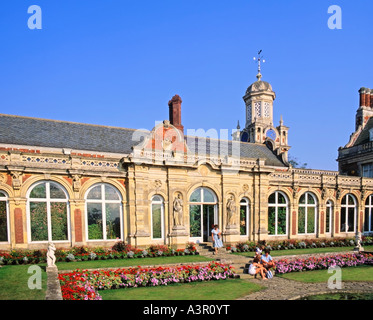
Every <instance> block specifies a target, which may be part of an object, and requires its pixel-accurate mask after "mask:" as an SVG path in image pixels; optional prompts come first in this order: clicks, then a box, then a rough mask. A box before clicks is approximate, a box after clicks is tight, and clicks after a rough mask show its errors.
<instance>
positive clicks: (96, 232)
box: [88, 224, 103, 240]
mask: <svg viewBox="0 0 373 320" xmlns="http://www.w3.org/2000/svg"><path fill="white" fill-rule="evenodd" d="M88 238H89V239H90V240H100V239H103V234H102V227H101V226H100V225H98V224H91V225H89V226H88Z"/></svg>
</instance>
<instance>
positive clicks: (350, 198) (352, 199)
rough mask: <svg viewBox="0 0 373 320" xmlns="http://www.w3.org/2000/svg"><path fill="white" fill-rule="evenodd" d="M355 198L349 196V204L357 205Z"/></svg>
mask: <svg viewBox="0 0 373 320" xmlns="http://www.w3.org/2000/svg"><path fill="white" fill-rule="evenodd" d="M354 200H355V198H354V197H353V196H352V195H348V204H349V205H355V201H354Z"/></svg>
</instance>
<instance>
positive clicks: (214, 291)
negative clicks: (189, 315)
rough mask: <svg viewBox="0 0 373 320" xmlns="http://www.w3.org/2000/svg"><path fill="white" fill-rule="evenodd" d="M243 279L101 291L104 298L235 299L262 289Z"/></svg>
mask: <svg viewBox="0 0 373 320" xmlns="http://www.w3.org/2000/svg"><path fill="white" fill-rule="evenodd" d="M261 289H262V287H261V286H260V285H258V284H254V283H251V282H249V281H247V280H243V279H229V280H218V281H206V282H194V283H185V284H172V285H169V286H160V287H145V288H126V289H115V290H103V291H99V293H100V295H102V299H103V300H234V299H237V298H239V297H242V296H245V295H248V294H251V293H253V292H255V291H259V290H261Z"/></svg>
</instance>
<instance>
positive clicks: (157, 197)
mask: <svg viewBox="0 0 373 320" xmlns="http://www.w3.org/2000/svg"><path fill="white" fill-rule="evenodd" d="M152 201H159V202H161V201H162V198H161V197H160V196H154V197H153V198H152Z"/></svg>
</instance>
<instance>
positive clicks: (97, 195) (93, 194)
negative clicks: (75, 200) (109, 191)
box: [87, 185, 101, 200]
mask: <svg viewBox="0 0 373 320" xmlns="http://www.w3.org/2000/svg"><path fill="white" fill-rule="evenodd" d="M87 199H90V200H91V199H92V200H100V199H101V185H98V186H96V187H94V188H92V189H91V191H89V193H88V196H87Z"/></svg>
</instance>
